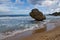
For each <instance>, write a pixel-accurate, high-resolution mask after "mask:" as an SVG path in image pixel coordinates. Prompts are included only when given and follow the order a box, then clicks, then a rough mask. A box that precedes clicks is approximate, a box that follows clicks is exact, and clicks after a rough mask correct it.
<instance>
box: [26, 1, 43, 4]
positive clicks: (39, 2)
mask: <svg viewBox="0 0 60 40" xmlns="http://www.w3.org/2000/svg"><path fill="white" fill-rule="evenodd" d="M27 1H28V2H29V3H31V4H33V5H35V4H41V3H42V2H43V1H44V0H27Z"/></svg>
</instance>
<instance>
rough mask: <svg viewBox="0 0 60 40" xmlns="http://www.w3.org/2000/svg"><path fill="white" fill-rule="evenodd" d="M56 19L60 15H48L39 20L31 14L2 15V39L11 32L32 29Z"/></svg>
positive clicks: (0, 32)
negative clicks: (44, 18)
mask: <svg viewBox="0 0 60 40" xmlns="http://www.w3.org/2000/svg"><path fill="white" fill-rule="evenodd" d="M56 19H60V16H46V20H44V21H39V22H38V21H35V20H34V19H33V18H31V17H30V16H17V17H0V39H3V38H5V37H8V36H11V34H14V33H19V32H23V31H26V30H32V29H33V28H35V27H39V26H41V25H40V24H44V23H47V22H49V21H50V20H56ZM50 26H51V25H50ZM49 28H50V27H48V30H49ZM50 29H52V28H50ZM7 35H8V36H7Z"/></svg>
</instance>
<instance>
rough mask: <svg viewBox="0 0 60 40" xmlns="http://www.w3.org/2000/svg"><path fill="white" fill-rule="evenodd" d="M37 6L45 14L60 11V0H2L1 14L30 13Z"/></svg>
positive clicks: (0, 3)
mask: <svg viewBox="0 0 60 40" xmlns="http://www.w3.org/2000/svg"><path fill="white" fill-rule="evenodd" d="M34 8H37V9H39V10H40V11H42V12H43V13H44V14H49V13H50V14H51V13H53V12H56V11H57V12H59V11H60V0H0V15H6V14H7V15H8V14H9V15H10V14H29V12H30V11H31V10H32V9H34Z"/></svg>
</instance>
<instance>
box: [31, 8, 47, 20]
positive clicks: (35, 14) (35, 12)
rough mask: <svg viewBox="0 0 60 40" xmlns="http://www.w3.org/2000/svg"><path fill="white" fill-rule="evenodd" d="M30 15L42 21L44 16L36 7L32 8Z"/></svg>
mask: <svg viewBox="0 0 60 40" xmlns="http://www.w3.org/2000/svg"><path fill="white" fill-rule="evenodd" d="M30 16H31V17H32V18H34V19H35V20H36V21H43V20H44V19H46V17H45V16H44V15H43V13H42V12H40V11H39V10H38V9H32V11H31V12H30Z"/></svg>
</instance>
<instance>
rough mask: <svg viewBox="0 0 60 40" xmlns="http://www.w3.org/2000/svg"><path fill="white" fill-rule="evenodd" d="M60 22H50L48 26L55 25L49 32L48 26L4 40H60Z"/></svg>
mask: <svg viewBox="0 0 60 40" xmlns="http://www.w3.org/2000/svg"><path fill="white" fill-rule="evenodd" d="M59 21H60V20H54V21H50V22H48V23H47V24H49V25H51V23H52V24H55V25H54V26H51V27H53V28H52V29H51V30H48V31H47V28H46V27H47V26H48V25H47V24H46V25H45V27H44V28H42V29H36V30H33V31H31V30H29V31H26V32H24V33H21V34H17V35H15V36H13V37H9V38H6V39H4V40H60V24H59V23H60V22H59ZM49 27H50V26H49Z"/></svg>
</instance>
